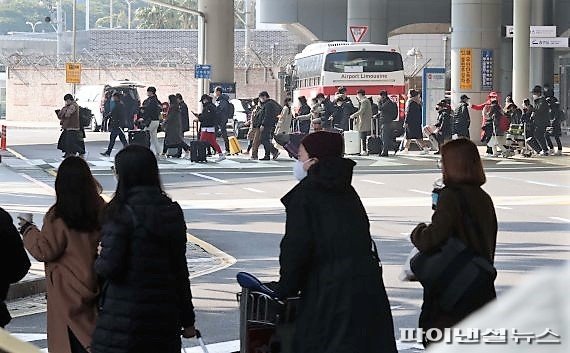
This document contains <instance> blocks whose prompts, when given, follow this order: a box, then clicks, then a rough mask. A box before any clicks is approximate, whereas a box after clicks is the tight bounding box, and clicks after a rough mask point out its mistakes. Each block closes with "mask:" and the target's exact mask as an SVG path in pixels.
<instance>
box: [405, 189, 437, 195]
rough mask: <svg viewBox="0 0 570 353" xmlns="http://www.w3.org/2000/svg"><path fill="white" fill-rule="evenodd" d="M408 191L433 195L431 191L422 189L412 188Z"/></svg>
mask: <svg viewBox="0 0 570 353" xmlns="http://www.w3.org/2000/svg"><path fill="white" fill-rule="evenodd" d="M408 191H411V192H415V193H418V194H422V195H431V192H427V191H422V190H416V189H410V190H408Z"/></svg>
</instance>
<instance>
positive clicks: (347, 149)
mask: <svg viewBox="0 0 570 353" xmlns="http://www.w3.org/2000/svg"><path fill="white" fill-rule="evenodd" d="M350 122H352V128H350V129H349V130H348V131H345V132H343V133H342V136H343V138H344V154H360V133H359V132H358V131H354V130H353V128H354V120H353V119H351V120H350ZM350 122H349V124H350Z"/></svg>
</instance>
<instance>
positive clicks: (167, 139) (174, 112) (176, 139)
mask: <svg viewBox="0 0 570 353" xmlns="http://www.w3.org/2000/svg"><path fill="white" fill-rule="evenodd" d="M164 124H165V126H164V131H165V134H164V143H165V144H166V145H167V146H169V145H177V144H179V143H180V142H182V140H183V139H182V136H184V135H183V133H182V122H181V121H180V111H179V110H178V109H176V108H172V107H171V108H170V110H169V111H168V115H167V117H166V121H165V123H164Z"/></svg>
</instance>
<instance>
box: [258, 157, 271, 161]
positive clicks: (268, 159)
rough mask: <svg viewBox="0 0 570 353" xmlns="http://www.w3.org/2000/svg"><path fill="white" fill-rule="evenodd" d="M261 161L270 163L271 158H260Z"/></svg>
mask: <svg viewBox="0 0 570 353" xmlns="http://www.w3.org/2000/svg"><path fill="white" fill-rule="evenodd" d="M259 160H260V161H270V160H271V158H269V156H266V157H263V158H259Z"/></svg>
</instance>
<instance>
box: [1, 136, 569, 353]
mask: <svg viewBox="0 0 570 353" xmlns="http://www.w3.org/2000/svg"><path fill="white" fill-rule="evenodd" d="M34 134H37V136H36V137H35V138H36V140H37V142H38V145H30V144H22V145H19V146H14V147H13V148H14V149H15V150H17V151H18V152H19V153H21V154H23V155H24V156H26V157H27V158H30V159H46V158H52V154H53V155H54V156H55V157H57V156H59V153H58V152H57V151H55V152H54V151H53V144H52V143H49V141H42V138H44V135H45V134H44V133H42V132H32V133H31V134H30V135H28V136H27V137H24V136H23V137H22V140H28V141H29V138H32V137H33V136H35V135H34ZM96 143H97V142H96ZM98 143H101V142H98ZM55 157H54V158H55ZM568 158H570V157H568V156H565V157H559V159H557V160H554V159H550V160H538V161H533V162H532V163H523V164H516V163H515V164H512V163H510V164H508V163H507V164H503V165H497V163H498V161H495V160H492V161H487V162H486V166H487V170H488V173H487V177H488V182H487V184H486V185H485V186H484V188H485V190H486V191H487V192H488V193H489V194H490V195H491V196H492V197H493V199H494V202H495V205H496V208H497V216H498V220H499V236H498V244H497V253H496V266H497V269H498V272H499V275H498V277H497V281H496V287H497V290H498V294H499V296H500V295H501V293H502V292H504V291H506V290H508V289H509V288H511V287H513V286H516V285H517V284H520V283H522V282H523V281H524V278H525V276H527V275H528V274H529V272H531V271H533V270H537V269H540V268H544V267H549V266H557V265H560V264H562V263H563V262H564V261H567V260H569V259H570V255H569V254H570V240H569V238H568V236H569V235H570V216H569V215H570V213H569V212H568V211H569V210H570V171H569V170H568V168H567V167H566V165H567V164H568ZM417 159H418V160H417V161H414V160H407V162H406V163H405V164H402V165H398V166H397V168H396V167H394V166H392V167H390V166H388V167H387V166H381V165H378V166H375V167H367V168H363V169H361V170H357V171H356V173H355V176H354V179H353V185H354V187H355V188H356V190H357V191H358V193H359V195H360V196H361V198H362V200H363V203H364V205H365V207H366V209H367V212H368V215H369V218H370V221H371V233H372V236H373V238H374V239H375V241H376V242H377V245H378V249H379V252H380V257H381V260H382V263H383V267H384V281H385V284H386V287H387V290H388V296H389V298H390V302H391V306H392V309H393V315H394V321H395V326H396V332H398V329H399V328H409V327H416V323H417V319H418V315H419V309H420V305H421V297H422V290H421V287H420V285H419V284H417V283H410V282H402V281H400V280H399V279H398V274H399V272H400V269H401V265H402V263H403V262H404V261H405V258H406V256H407V255H408V253H409V252H410V250H411V245H410V242H409V233H410V231H411V230H412V229H413V228H414V226H415V225H416V224H418V223H419V222H428V221H429V219H430V216H431V213H432V211H431V208H430V200H431V199H430V194H431V189H432V184H433V181H434V180H435V179H436V178H438V177H439V173H438V172H437V170H436V168H434V165H435V163H434V162H433V160H428V161H422V160H421V159H420V158H417ZM553 161H556V162H553ZM283 163H284V166H283V167H282V168H277V169H275V170H260V169H231V168H225V169H204V170H200V171H198V172H189V171H188V170H182V169H180V170H166V171H163V172H162V181H163V184H164V187H165V189H166V191H167V192H168V194H169V195H170V196H171V197H172V198H173V199H175V200H176V201H178V202H179V203H180V204H181V205H182V207H183V209H184V211H185V216H186V220H187V222H188V228H189V231H190V233H191V234H193V235H195V236H196V237H198V238H200V239H202V240H204V241H206V242H208V243H210V244H212V245H214V246H216V247H217V248H219V249H221V250H223V251H224V252H226V253H228V254H230V255H231V256H233V257H235V258H236V259H237V262H236V263H235V264H234V265H233V266H231V267H229V268H227V269H225V270H222V271H219V272H216V273H213V274H209V275H205V276H202V277H199V278H197V279H194V280H193V282H192V290H193V293H194V297H195V299H194V304H195V306H196V309H197V314H198V316H197V325H198V326H199V327H200V328H201V329H202V331H203V333H204V336H205V339H206V340H207V342H208V343H214V342H225V341H233V340H236V339H238V337H239V333H238V318H239V312H238V304H237V301H236V293H237V292H238V291H239V286H238V285H237V284H236V282H235V275H236V273H237V272H239V271H248V272H251V273H254V274H256V275H258V276H260V277H261V278H262V279H264V280H276V279H277V274H278V270H279V264H278V255H279V242H280V240H281V238H282V235H283V231H284V222H285V214H284V209H283V207H282V206H281V205H280V203H279V199H280V197H282V196H283V195H284V194H285V193H286V192H287V191H288V190H289V189H290V188H291V187H293V186H294V185H295V180H294V179H293V176H292V173H291V171H290V169H289V168H290V167H291V164H287V163H288V162H287V161H284V162H283ZM94 174H95V176H96V177H97V179H98V180H99V181H100V182H101V184H102V185H103V187H104V189H105V193H108V194H111V193H112V192H113V190H114V187H115V180H114V177H113V176H112V174H111V172H110V170H109V169H108V168H103V169H99V170H95V171H94ZM45 182H46V183H49V182H50V181H49V180H45ZM1 186H2V181H0V187H1ZM24 202H28V201H24ZM339 207H342V205H339ZM9 329H10V330H12V331H14V332H26V333H43V332H45V314H37V315H32V316H27V317H21V318H17V319H15V320H14V321H13V322H12V323H11V324H10V326H9ZM397 336H399V334H397ZM36 343H37V344H38V345H40V346H41V347H45V341H37V342H36ZM187 344H189V345H194V342H187ZM401 348H402V349H406V348H408V349H409V348H411V347H410V346H405V345H403V346H401Z"/></svg>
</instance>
